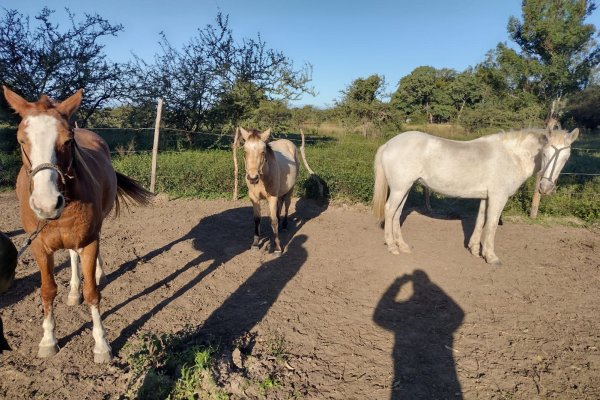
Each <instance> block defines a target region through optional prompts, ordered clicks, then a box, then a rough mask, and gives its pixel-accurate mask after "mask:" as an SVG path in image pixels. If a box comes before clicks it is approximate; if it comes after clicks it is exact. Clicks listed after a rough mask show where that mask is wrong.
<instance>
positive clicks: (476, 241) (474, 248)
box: [469, 199, 487, 257]
mask: <svg viewBox="0 0 600 400" xmlns="http://www.w3.org/2000/svg"><path fill="white" fill-rule="evenodd" d="M486 208H487V200H486V199H482V200H481V202H480V203H479V212H478V213H477V220H476V221H475V227H474V228H473V233H472V234H471V239H470V240H469V251H470V252H471V254H473V255H474V256H476V257H479V255H480V254H479V253H480V252H481V231H482V230H483V224H484V222H485V211H486Z"/></svg>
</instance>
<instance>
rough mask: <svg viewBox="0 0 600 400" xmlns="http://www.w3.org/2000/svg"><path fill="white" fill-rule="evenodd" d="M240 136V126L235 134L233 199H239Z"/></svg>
mask: <svg viewBox="0 0 600 400" xmlns="http://www.w3.org/2000/svg"><path fill="white" fill-rule="evenodd" d="M239 137H240V128H235V133H234V135H233V144H232V146H231V147H232V150H233V200H234V201H235V200H237V198H238V160H237V148H238V145H239Z"/></svg>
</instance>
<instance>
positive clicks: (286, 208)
mask: <svg viewBox="0 0 600 400" xmlns="http://www.w3.org/2000/svg"><path fill="white" fill-rule="evenodd" d="M293 192H294V189H291V190H290V191H289V192H287V193H286V194H285V195H283V205H284V214H283V223H282V224H281V229H284V230H287V225H288V213H289V210H290V204H291V203H292V194H293ZM277 215H280V214H279V213H278V214H277Z"/></svg>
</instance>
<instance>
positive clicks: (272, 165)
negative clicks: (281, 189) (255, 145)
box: [263, 150, 279, 187]
mask: <svg viewBox="0 0 600 400" xmlns="http://www.w3.org/2000/svg"><path fill="white" fill-rule="evenodd" d="M266 157H267V162H266V163H265V166H264V167H263V181H264V184H265V186H269V187H270V186H271V185H273V183H275V182H276V181H277V180H278V179H277V174H278V172H279V165H278V164H277V159H276V158H275V153H274V152H273V150H270V151H269V150H268V151H267V154H266Z"/></svg>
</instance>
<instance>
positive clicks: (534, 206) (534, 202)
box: [529, 174, 542, 219]
mask: <svg viewBox="0 0 600 400" xmlns="http://www.w3.org/2000/svg"><path fill="white" fill-rule="evenodd" d="M541 197H542V195H541V193H540V174H537V176H536V177H535V187H534V189H533V198H532V199H531V210H529V218H533V219H535V218H536V217H537V213H538V209H539V208H540V199H541Z"/></svg>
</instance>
